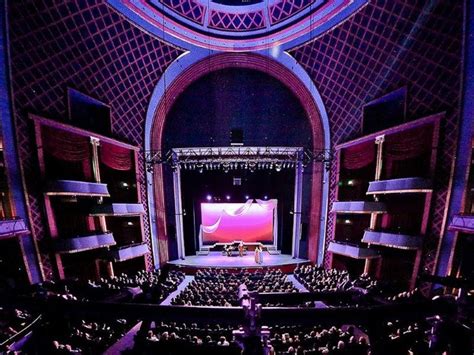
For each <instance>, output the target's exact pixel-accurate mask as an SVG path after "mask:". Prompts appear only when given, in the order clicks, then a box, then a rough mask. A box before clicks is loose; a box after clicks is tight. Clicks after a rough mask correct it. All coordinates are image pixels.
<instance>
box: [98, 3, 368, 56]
mask: <svg viewBox="0 0 474 355" xmlns="http://www.w3.org/2000/svg"><path fill="white" fill-rule="evenodd" d="M107 1H108V3H109V4H111V5H112V6H113V7H114V8H115V9H116V10H117V11H119V12H121V13H122V14H123V15H124V16H126V17H128V18H129V19H130V20H131V21H133V22H135V23H136V24H137V25H139V26H140V27H143V28H146V29H147V30H149V31H151V32H153V33H155V34H156V35H163V36H165V37H166V38H165V40H167V41H170V42H171V43H175V44H177V45H180V46H182V47H185V48H187V49H192V47H193V46H199V47H204V48H209V49H213V50H216V51H226V50H227V51H250V50H261V49H266V48H271V47H273V46H276V45H278V46H285V45H286V44H287V43H288V48H289V47H291V46H294V45H295V43H302V42H303V41H304V40H305V39H304V38H305V36H310V35H311V36H315V35H317V34H318V33H322V32H324V31H326V30H327V28H328V27H331V26H336V25H337V24H338V23H340V22H342V21H343V20H344V19H346V18H347V17H349V16H350V15H351V14H353V13H354V12H356V11H357V10H358V9H360V8H361V7H362V6H364V5H365V4H366V3H367V2H368V0H267V1H262V2H258V3H254V4H250V5H247V6H228V5H222V4H218V3H216V2H213V1H208V0H107ZM307 39H309V38H306V40H307ZM289 43H291V45H290V44H289ZM284 49H286V47H285V48H284Z"/></svg>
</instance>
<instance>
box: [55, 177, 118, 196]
mask: <svg viewBox="0 0 474 355" xmlns="http://www.w3.org/2000/svg"><path fill="white" fill-rule="evenodd" d="M46 194H47V195H50V196H85V197H109V196H110V195H109V190H108V189H107V184H100V183H96V182H86V181H75V180H55V181H51V182H50V183H49V184H48V187H47V189H46Z"/></svg>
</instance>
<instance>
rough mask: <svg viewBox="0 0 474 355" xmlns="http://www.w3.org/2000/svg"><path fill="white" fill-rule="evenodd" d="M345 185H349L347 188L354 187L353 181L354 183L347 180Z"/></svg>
mask: <svg viewBox="0 0 474 355" xmlns="http://www.w3.org/2000/svg"><path fill="white" fill-rule="evenodd" d="M347 185H349V186H354V185H355V181H354V180H347Z"/></svg>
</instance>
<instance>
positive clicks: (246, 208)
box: [201, 200, 277, 243]
mask: <svg viewBox="0 0 474 355" xmlns="http://www.w3.org/2000/svg"><path fill="white" fill-rule="evenodd" d="M276 206H277V200H269V201H262V200H256V202H254V200H248V201H247V202H246V203H201V218H202V225H201V226H202V241H203V243H206V242H207V243H209V242H224V243H228V242H232V241H234V240H243V241H244V242H256V241H260V242H269V243H273V218H274V213H275V209H276Z"/></svg>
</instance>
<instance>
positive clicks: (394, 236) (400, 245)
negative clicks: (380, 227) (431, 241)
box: [362, 230, 423, 250]
mask: <svg viewBox="0 0 474 355" xmlns="http://www.w3.org/2000/svg"><path fill="white" fill-rule="evenodd" d="M362 241H363V242H364V243H370V244H377V245H383V246H385V247H389V248H397V249H407V250H416V249H419V248H421V245H422V243H423V239H422V237H420V236H413V235H407V234H399V233H390V232H378V231H373V230H366V231H365V232H364V237H363V238H362Z"/></svg>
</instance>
